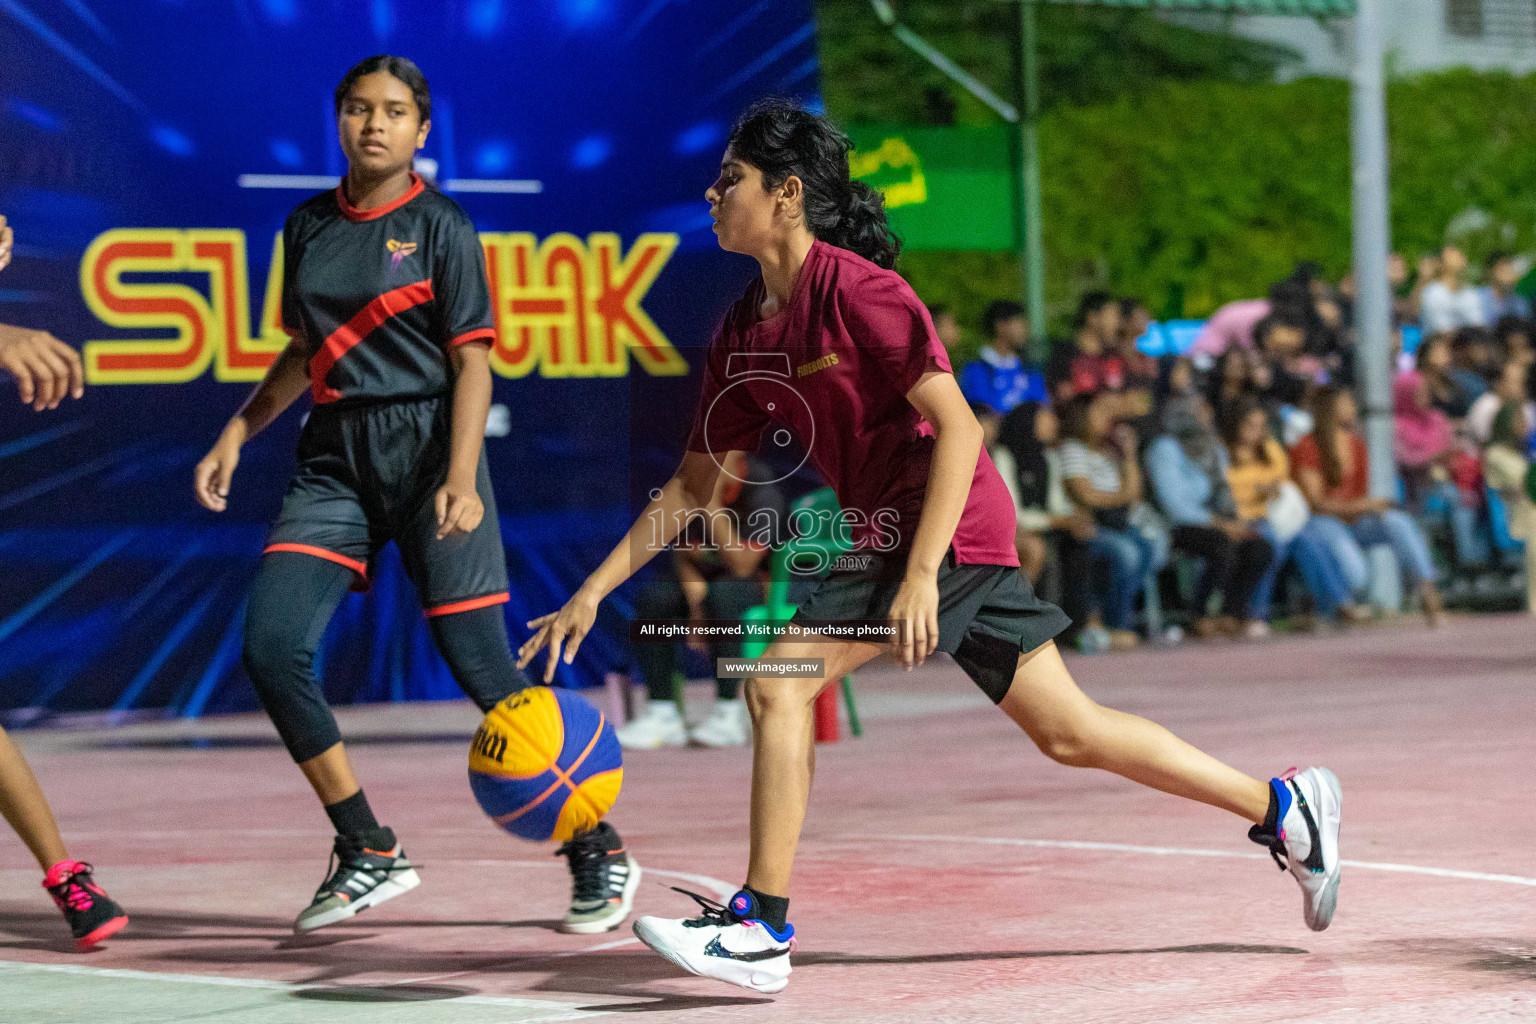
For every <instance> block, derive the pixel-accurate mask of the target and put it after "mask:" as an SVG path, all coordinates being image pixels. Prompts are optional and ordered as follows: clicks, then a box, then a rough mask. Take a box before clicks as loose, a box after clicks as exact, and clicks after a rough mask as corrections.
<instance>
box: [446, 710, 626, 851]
mask: <svg viewBox="0 0 1536 1024" xmlns="http://www.w3.org/2000/svg"><path fill="white" fill-rule="evenodd" d="M623 782H624V757H623V754H622V752H621V751H620V749H619V740H618V737H616V736H615V735H614V734H613V726H611V725H609V724H608V720H607V718H605V717H604V715H603V713H602V712H601V711H599V710H597V708H595V707H593V706H592V704H591V703H590V702H588V701H587V700H586V699H584V698H583V697H581V696H580V695H578V694H575V693H572V692H571V691H570V690H552V689H550V688H549V687H547V686H531V687H529V688H528V689H526V690H519V691H518V692H517V693H514V694H512V695H511V696H510V697H508V698H507V699H506V700H504V701H502V702H501V703H500V704H497V705H496V706H495V707H494V708H491V710H490V711H488V712H486V715H485V720H484V721H483V722H481V723H480V728H479V729H477V730H475V738H474V742H473V743H471V744H470V748H469V788H470V789H472V790H473V791H474V794H475V799H476V800H478V801H479V802H480V808H481V809H482V810H483V811H485V813H486V814H488V815H490V817H491V820H492V821H494V822H495V823H496V824H498V825H500V826H501V827H502V828H504V829H506V830H507V831H508V832H511V833H512V834H513V835H515V836H521V837H522V838H524V839H532V840H535V841H541V840H545V839H557V840H559V841H561V842H564V841H565V840H567V839H569V838H571V836H573V835H575V834H576V833H578V832H585V831H586V830H587V829H589V828H591V827H592V826H594V825H596V824H597V823H598V822H599V821H602V820H603V815H605V814H607V813H608V809H609V808H610V807H612V806H613V802H614V801H615V800H617V799H618V798H619V787H620V786H621V785H623Z"/></svg>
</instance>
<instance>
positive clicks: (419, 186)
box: [336, 171, 427, 221]
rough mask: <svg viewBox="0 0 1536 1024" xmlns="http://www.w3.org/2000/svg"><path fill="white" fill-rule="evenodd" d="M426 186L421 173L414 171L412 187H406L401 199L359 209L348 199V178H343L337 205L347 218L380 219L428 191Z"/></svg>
mask: <svg viewBox="0 0 1536 1024" xmlns="http://www.w3.org/2000/svg"><path fill="white" fill-rule="evenodd" d="M426 188H427V186H426V184H425V183H424V182H423V181H422V180H421V175H419V174H417V173H416V172H415V171H412V172H411V187H410V188H408V189H406V190H405V194H404V195H402V196H401V197H400V198H399V199H396V200H394V201H393V202H389V203H385V204H384V205H383V206H375V207H373V208H372V209H368V210H359V209H358V208H357V207H355V206H353V205H352V204H351V203H349V202H348V201H347V180H346V179H345V178H343V179H342V180H341V184H340V185H337V186H336V205H337V206H339V207H340V208H341V215H342V216H343V217H345V218H347V220H351V221H359V220H378V219H379V218H380V217H382V216H384V215H385V214H386V213H393V212H394V211H396V210H398V209H400V207H402V206H404V205H405V204H406V203H408V202H410V201H411V200H412V199H415V198H416V197H417V196H419V195H421V194H422V192H424V191H426Z"/></svg>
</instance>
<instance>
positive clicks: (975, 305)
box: [902, 70, 1536, 345]
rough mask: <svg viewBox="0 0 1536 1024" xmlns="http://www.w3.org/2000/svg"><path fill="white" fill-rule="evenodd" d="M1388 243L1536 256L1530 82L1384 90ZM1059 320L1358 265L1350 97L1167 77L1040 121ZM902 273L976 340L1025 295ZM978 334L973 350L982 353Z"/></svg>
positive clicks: (997, 275)
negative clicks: (1087, 310)
mask: <svg viewBox="0 0 1536 1024" xmlns="http://www.w3.org/2000/svg"><path fill="white" fill-rule="evenodd" d="M1388 117H1389V133H1390V140H1391V175H1392V228H1393V241H1394V247H1395V248H1397V249H1398V250H1399V251H1401V252H1404V253H1406V254H1408V255H1409V256H1410V258H1413V257H1416V256H1417V255H1418V254H1419V253H1421V252H1424V251H1429V250H1432V249H1435V248H1438V247H1439V246H1440V245H1441V244H1442V243H1443V241H1444V240H1445V239H1446V238H1447V229H1448V227H1456V228H1457V232H1456V236H1457V240H1458V241H1460V242H1462V244H1464V245H1465V246H1466V247H1467V250H1468V253H1469V255H1471V256H1472V258H1473V260H1474V261H1475V263H1476V261H1480V259H1481V256H1482V255H1483V254H1485V253H1486V252H1488V251H1489V250H1491V249H1493V248H1496V247H1509V248H1515V249H1518V250H1529V249H1531V248H1532V247H1533V246H1536V146H1533V145H1532V144H1531V132H1532V127H1531V126H1532V125H1536V75H1529V76H1525V77H1515V76H1512V75H1508V74H1498V73H1479V72H1473V71H1469V70H1453V71H1447V72H1442V73H1436V74H1432V75H1424V76H1419V77H1415V78H1412V79H1405V80H1401V81H1395V82H1393V83H1392V84H1391V85H1390V88H1389V115H1388ZM1040 136H1041V149H1042V154H1043V159H1044V168H1045V169H1044V203H1045V241H1046V250H1047V254H1048V260H1049V263H1048V279H1047V301H1048V302H1049V303H1050V307H1051V308H1050V310H1049V318H1050V320H1051V322H1052V324H1053V325H1055V326H1056V327H1058V329H1059V328H1060V327H1062V326H1064V324H1065V320H1066V318H1067V316H1068V315H1069V310H1070V308H1071V307H1072V305H1073V303H1074V302H1075V300H1076V297H1077V296H1078V295H1079V294H1081V293H1082V292H1083V291H1084V290H1086V289H1088V288H1091V287H1109V288H1111V289H1113V290H1114V291H1116V292H1120V293H1125V294H1130V295H1137V296H1141V297H1142V298H1143V299H1145V300H1146V301H1147V302H1148V303H1149V305H1151V307H1152V308H1153V310H1154V311H1155V312H1158V313H1160V314H1164V315H1185V316H1204V315H1207V314H1209V313H1210V312H1211V311H1212V310H1213V309H1215V308H1216V307H1217V306H1218V305H1220V304H1221V303H1223V302H1227V301H1229V300H1232V299H1238V298H1250V297H1253V296H1258V295H1262V294H1264V292H1265V291H1266V290H1267V288H1268V286H1269V285H1270V284H1271V283H1273V282H1274V281H1276V280H1278V279H1279V278H1281V277H1284V276H1285V275H1286V274H1287V273H1288V272H1289V271H1290V270H1291V269H1292V268H1293V267H1294V266H1295V264H1296V262H1297V261H1298V260H1315V261H1317V262H1318V263H1320V264H1322V266H1323V267H1324V269H1325V271H1326V272H1327V273H1328V274H1329V275H1331V276H1333V277H1338V276H1342V275H1343V274H1344V273H1346V272H1347V271H1348V269H1349V264H1350V187H1349V90H1348V85H1347V83H1345V82H1342V81H1337V80H1332V79H1315V78H1313V79H1301V80H1298V81H1295V82H1291V83H1288V84H1285V85H1243V84H1226V83H1209V82H1206V83H1178V82H1170V83H1164V84H1159V85H1157V86H1155V87H1152V88H1149V89H1147V90H1145V91H1143V92H1141V93H1138V94H1137V95H1135V96H1128V97H1124V98H1121V99H1119V100H1116V101H1114V102H1110V103H1106V104H1103V105H1098V106H1091V107H1077V108H1072V107H1058V108H1057V109H1055V110H1053V111H1051V112H1050V113H1048V114H1047V115H1046V116H1045V118H1044V119H1043V121H1042V123H1041V131H1040ZM902 270H903V272H904V273H906V274H907V276H908V277H909V279H910V280H911V281H912V283H913V285H914V287H916V288H917V290H918V292H919V293H920V294H922V295H923V297H924V298H925V299H927V300H929V301H944V302H948V303H950V304H952V305H953V306H955V307H956V308H957V310H958V311H959V313H960V316H961V319H962V322H963V323H964V324H965V325H966V326H967V327H968V328H973V327H974V326H975V325H976V324H977V322H978V321H979V319H980V313H981V309H982V308H983V307H984V306H985V304H986V303H987V302H988V301H989V300H990V299H992V298H995V297H997V296H1001V295H1009V296H1012V295H1016V294H1018V291H1019V284H1018V281H1019V275H1018V267H1017V263H1016V261H1015V260H1014V259H1013V257H1012V256H1010V255H1007V254H1002V255H999V254H993V253H950V252H913V253H910V254H908V255H907V256H904V257H903V258H902ZM976 340H977V339H975V338H974V337H973V338H972V339H971V342H972V345H974V344H975V343H976Z"/></svg>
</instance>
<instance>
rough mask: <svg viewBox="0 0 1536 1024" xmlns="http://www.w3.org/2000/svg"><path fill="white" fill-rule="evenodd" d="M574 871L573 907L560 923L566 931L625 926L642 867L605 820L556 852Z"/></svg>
mask: <svg viewBox="0 0 1536 1024" xmlns="http://www.w3.org/2000/svg"><path fill="white" fill-rule="evenodd" d="M555 856H557V857H564V858H565V860H566V863H567V864H568V865H569V866H570V869H571V908H570V910H569V911H568V912H567V913H566V915H565V920H564V921H561V922H560V930H561V931H563V932H575V933H577V934H580V935H589V934H592V933H595V932H607V931H612V930H613V929H615V928H617V927H618V926H619V925H621V924H623V923H624V919H625V918H626V917H628V916H629V910H630V907H632V906H633V905H634V902H635V890H636V889H638V888H640V865H639V864H637V863H636V862H635V858H633V857H631V856H630V855H629V853H628V852H627V851H626V850H625V849H624V840H623V839H621V838H619V833H618V832H617V831H616V830H615V829H614V827H613V826H612V825H610V824H608V823H607V822H606V821H603V822H599V823H598V825H597V827H596V828H594V829H592V830H591V831H588V832H583V833H581V834H580V835H578V836H574V837H572V838H571V840H570V841H569V842H567V843H565V844H563V845H562V846H561V847H560V849H558V850H556V851H555Z"/></svg>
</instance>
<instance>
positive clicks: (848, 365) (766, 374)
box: [688, 241, 1019, 566]
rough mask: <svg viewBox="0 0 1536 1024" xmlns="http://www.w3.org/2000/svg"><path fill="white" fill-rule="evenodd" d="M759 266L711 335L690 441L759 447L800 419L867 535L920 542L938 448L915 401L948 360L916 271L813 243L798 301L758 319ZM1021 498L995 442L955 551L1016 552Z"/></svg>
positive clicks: (1002, 556)
mask: <svg viewBox="0 0 1536 1024" xmlns="http://www.w3.org/2000/svg"><path fill="white" fill-rule="evenodd" d="M763 295H764V293H763V282H762V279H761V278H758V279H757V280H755V281H753V282H752V284H751V286H750V287H748V288H747V291H746V294H745V295H743V296H742V297H741V298H740V299H738V300H737V301H736V303H735V304H734V305H733V306H732V307H731V308H730V311H729V312H728V313H726V316H725V321H724V323H723V324H721V327H720V330H719V332H718V333H717V334H716V335H715V339H714V341H713V342H712V343H711V344H710V346H709V352H708V354H707V356H706V362H705V369H704V390H703V393H702V394H701V395H700V396H699V408H698V413H697V415H696V416H695V419H694V424H693V432H692V434H691V435H690V436H689V438H688V450H689V451H695V452H713V453H715V455H716V458H717V459H723V458H724V457H725V453H726V452H728V451H733V450H741V451H748V452H752V451H757V450H758V446H759V442H760V440H761V438H762V434H763V431H764V430H765V429H766V428H767V427H768V426H769V424H770V422H773V423H777V424H780V425H781V426H780V427H776V428H775V429H776V430H777V429H782V428H783V427H787V428H789V429H790V430H791V431H793V432H794V435H795V436H796V437H797V438H798V439H799V441H800V443H801V444H802V445H803V446H804V448H805V449H806V452H807V453H808V458H809V460H810V463H811V465H812V466H814V467H815V469H816V471H817V472H818V473H820V474H821V478H822V479H823V480H825V481H826V482H827V484H828V485H829V486H830V487H831V488H832V490H833V491H835V492H836V494H837V500H838V502H839V504H841V506H842V508H843V512H844V514H845V516H846V517H847V521H848V530H849V535H850V536H851V537H852V539H853V541H854V543H855V545H856V547H858V548H860V549H865V550H868V549H874V550H877V551H901V552H903V553H905V552H907V551H909V550H910V547H911V543H912V539H913V538H914V537H915V535H916V533H917V523H918V519H919V517H920V516H921V514H922V509H923V497H924V494H925V493H926V492H927V488H928V470H929V467H930V465H931V464H932V460H933V448H934V437H933V426H932V424H930V423H928V422H927V421H926V420H924V419H923V418H922V416H921V415H919V414H918V411H917V410H916V409H915V408H914V407H913V406H912V403H911V402H909V401H907V397H906V396H907V392H908V391H910V390H911V389H912V387H913V386H914V385H915V384H916V383H917V381H918V379H919V378H920V377H922V375H923V374H924V373H926V372H928V371H929V370H941V371H943V372H945V373H950V372H953V371H952V370H951V369H950V364H949V356H948V355H947V354H946V353H945V351H944V345H943V343H942V342H940V341H939V338H938V335H937V334H935V333H934V330H933V321H932V320H930V319H929V317H928V310H927V309H926V307H924V306H923V304H922V302H920V301H919V300H918V298H917V296H916V295H915V294H914V293H913V291H912V289H911V288H910V287H909V286H908V285H907V282H906V281H904V280H902V278H901V276H900V275H899V274H897V273H895V272H894V271H891V270H883V269H881V268H880V267H877V266H875V265H874V264H873V263H871V262H869V261H868V260H866V259H864V258H863V257H861V256H858V255H856V254H854V253H852V252H849V251H848V250H846V249H839V248H837V247H836V246H832V245H828V244H826V243H825V242H820V241H818V242H816V243H815V244H814V245H813V246H811V251H810V254H809V255H808V256H807V257H806V260H805V266H804V267H803V268H801V271H800V278H799V280H797V281H796V282H795V291H794V294H793V295H792V296H791V297H790V301H789V305H788V307H787V308H785V309H784V310H783V311H782V312H780V313H779V315H778V316H776V317H774V318H773V319H772V320H769V321H766V322H765V321H761V320H759V318H758V309H759V306H760V305H761V303H762V300H763ZM1013 535H1014V510H1013V499H1012V498H1011V497H1010V496H1009V493H1008V488H1007V485H1005V484H1004V483H1003V478H1002V477H1001V476H1000V475H999V474H998V472H997V469H996V468H995V467H994V466H993V465H992V459H991V458H990V457H989V456H988V455H987V452H986V450H985V449H983V450H982V452H981V457H980V458H979V459H978V460H977V463H976V473H975V475H974V476H973V477H972V479H971V491H970V495H969V496H968V497H967V498H966V502H965V510H964V512H962V513H961V516H960V523H959V525H958V526H957V527H956V529H955V536H954V540H953V541H952V542H951V547H952V549H953V551H954V556H955V561H956V562H961V563H971V564H983V565H1010V566H1012V565H1018V564H1019V557H1018V552H1017V551H1016V550H1015V548H1014V545H1013Z"/></svg>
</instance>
